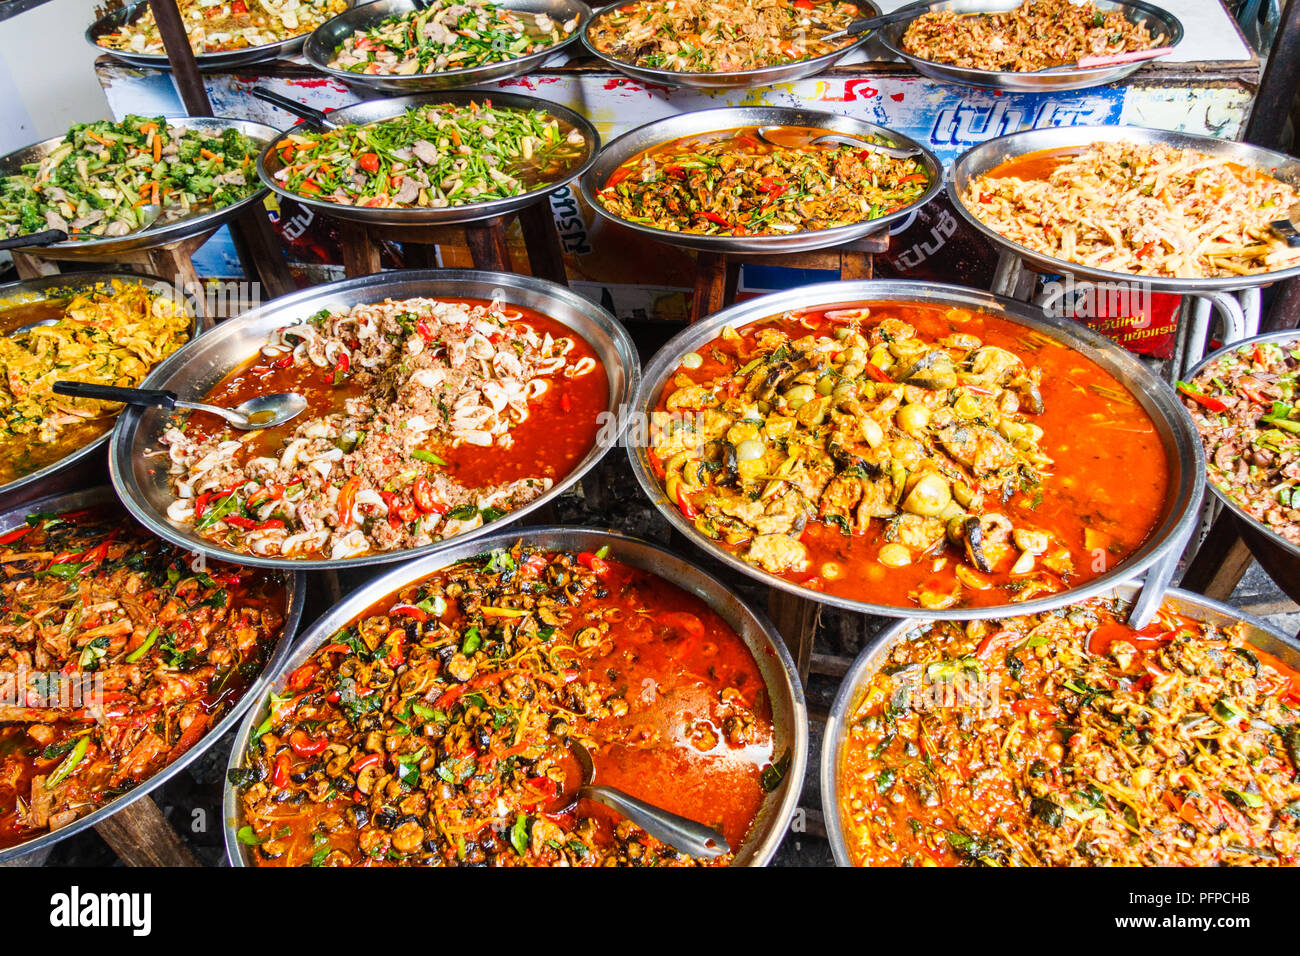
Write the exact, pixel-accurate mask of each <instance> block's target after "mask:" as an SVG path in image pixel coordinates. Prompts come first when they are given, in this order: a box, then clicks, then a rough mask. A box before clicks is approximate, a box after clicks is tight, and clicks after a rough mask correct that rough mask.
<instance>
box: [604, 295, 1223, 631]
mask: <svg viewBox="0 0 1300 956" xmlns="http://www.w3.org/2000/svg"><path fill="white" fill-rule="evenodd" d="M861 302H914V303H917V304H922V305H937V306H955V307H958V308H966V309H974V310H977V311H981V312H985V313H988V314H990V315H994V316H997V317H999V318H1003V319H1006V320H1008V321H1011V322H1015V323H1017V324H1019V325H1023V326H1025V327H1026V328H1030V329H1033V330H1034V331H1036V332H1040V333H1042V334H1043V335H1046V336H1048V337H1050V338H1052V339H1055V340H1056V341H1058V342H1060V343H1062V344H1064V345H1067V346H1069V347H1070V348H1072V349H1074V350H1075V351H1077V352H1079V353H1080V354H1082V355H1084V356H1085V357H1087V358H1089V359H1091V360H1092V361H1094V362H1096V363H1097V364H1098V365H1100V366H1101V367H1102V368H1103V369H1105V370H1106V371H1107V372H1109V373H1110V374H1111V375H1113V376H1115V377H1116V378H1117V379H1119V381H1120V382H1121V383H1122V384H1123V385H1124V386H1125V387H1126V388H1127V389H1128V390H1129V391H1130V392H1131V393H1132V395H1133V397H1134V399H1136V400H1137V402H1138V403H1139V404H1140V405H1141V406H1142V408H1143V410H1144V411H1145V412H1146V413H1147V414H1148V415H1150V416H1151V418H1152V420H1153V421H1154V423H1155V426H1156V429H1157V430H1158V432H1159V434H1160V440H1161V444H1162V445H1163V446H1164V451H1165V456H1166V458H1167V459H1168V462H1169V486H1170V494H1169V498H1168V500H1167V501H1166V502H1165V507H1164V510H1163V512H1162V513H1161V515H1160V518H1159V521H1158V523H1157V524H1156V527H1155V530H1154V531H1152V533H1151V535H1150V536H1149V537H1148V538H1147V540H1146V542H1144V543H1143V545H1142V546H1141V547H1140V548H1138V550H1137V551H1135V552H1134V553H1133V554H1131V555H1129V557H1128V558H1127V559H1126V560H1125V561H1123V562H1122V563H1121V564H1119V565H1116V566H1115V567H1114V568H1112V569H1111V570H1109V571H1107V572H1106V573H1104V574H1101V575H1099V576H1098V577H1096V578H1094V579H1092V580H1091V581H1089V582H1088V583H1086V584H1083V585H1080V586H1079V587H1075V588H1070V589H1068V590H1065V591H1061V592H1059V593H1057V594H1052V595H1048V596H1046V597H1041V598H1035V599H1034V600H1031V601H1024V602H1022V603H1019V604H1007V605H995V606H990V607H968V608H960V607H955V608H948V609H946V610H933V611H931V610H923V609H921V608H919V607H901V606H896V605H889V604H870V603H868V602H865V601H855V600H852V599H851V598H846V597H840V596H837V595H834V594H827V593H824V592H821V591H813V590H809V589H808V588H804V587H800V586H799V585H798V584H795V583H794V582H792V581H787V580H786V579H785V578H782V577H778V576H777V575H774V574H769V573H767V572H766V571H763V570H761V569H759V568H758V567H756V566H754V565H752V564H750V563H749V562H747V561H745V560H743V559H742V558H740V557H739V556H737V555H735V554H733V553H732V552H731V551H728V550H727V549H726V548H723V547H722V546H721V545H719V544H717V543H716V542H714V541H713V540H712V539H710V538H707V537H705V536H704V535H702V534H700V532H698V531H697V530H696V529H695V525H694V524H692V523H691V522H690V521H688V520H687V519H686V517H685V516H684V515H682V513H681V512H680V511H679V510H678V509H677V506H676V505H675V504H673V503H672V502H670V501H669V500H668V499H667V498H666V497H665V495H664V490H663V488H662V487H661V486H660V484H659V481H658V480H657V479H656V478H655V475H654V472H653V471H651V469H650V460H649V457H648V456H647V454H646V452H647V449H646V448H645V447H644V446H643V445H641V444H640V441H641V438H640V437H638V440H637V442H636V443H633V442H629V443H628V457H629V458H630V459H631V461H632V471H633V473H634V474H635V475H636V478H637V481H638V482H640V484H641V488H642V489H643V490H644V491H645V493H646V496H647V497H649V499H650V500H651V501H652V502H653V503H654V505H655V507H656V508H658V509H659V512H660V514H662V515H663V516H664V517H665V518H667V519H668V521H669V522H670V523H671V524H672V525H673V527H674V528H676V529H677V530H678V531H680V532H681V533H682V535H684V536H685V537H686V538H687V539H688V540H689V541H690V542H691V543H692V544H694V545H695V546H696V547H698V548H700V549H701V550H703V551H705V552H707V553H708V554H709V555H710V556H711V557H713V558H716V559H717V560H719V561H721V562H722V563H723V564H726V565H728V566H729V567H731V568H733V569H734V570H736V571H739V572H740V573H742V574H745V575H748V576H749V577H751V578H753V579H754V580H756V581H759V582H761V583H763V584H766V585H768V586H769V587H773V588H780V589H781V590H782V591H787V592H789V593H791V594H795V595H798V596H800V597H804V598H807V599H809V600H812V601H818V602H821V603H824V604H831V605H834V606H835V607H842V608H845V609H846V610H850V611H860V612H862V613H864V614H877V615H881V616H884V617H908V618H918V619H929V620H971V619H973V618H987V617H998V616H1000V615H1007V614H1033V613H1036V612H1038V611H1048V610H1052V609H1053V608H1058V607H1061V606H1062V605H1065V604H1069V603H1071V602H1072V601H1079V600H1083V599H1084V598H1088V597H1092V596H1093V595H1095V594H1100V593H1102V592H1103V591H1106V590H1107V589H1109V588H1111V587H1114V586H1115V585H1116V584H1118V583H1120V582H1122V581H1127V580H1129V579H1131V578H1134V577H1136V576H1137V575H1139V574H1141V573H1142V572H1143V571H1145V570H1146V569H1147V568H1149V567H1151V565H1152V564H1154V563H1155V562H1156V561H1157V560H1159V559H1160V558H1161V557H1163V556H1164V555H1166V554H1167V553H1168V552H1170V551H1171V550H1174V549H1181V548H1182V546H1183V544H1182V543H1183V541H1185V539H1186V535H1187V534H1188V533H1190V529H1191V528H1192V526H1193V525H1194V524H1195V523H1196V521H1197V520H1198V514H1199V512H1198V508H1199V506H1200V502H1201V496H1202V493H1203V492H1204V489H1205V457H1204V455H1203V453H1202V451H1201V443H1200V440H1199V439H1198V438H1197V436H1196V430H1195V429H1194V428H1193V427H1192V422H1191V419H1190V418H1189V417H1188V416H1187V413H1186V412H1185V411H1184V409H1183V408H1182V406H1181V405H1180V404H1179V402H1178V398H1177V395H1176V393H1175V392H1174V391H1173V389H1171V388H1170V387H1169V386H1168V385H1166V384H1164V383H1163V382H1162V381H1160V379H1159V378H1157V377H1156V376H1155V375H1154V374H1153V373H1152V372H1151V371H1150V370H1149V369H1147V367H1146V366H1145V365H1143V364H1142V363H1141V362H1140V361H1139V360H1138V359H1137V358H1135V357H1134V356H1133V355H1132V354H1130V353H1129V352H1127V351H1126V350H1125V349H1123V348H1122V347H1121V346H1119V345H1116V344H1115V343H1114V342H1112V341H1111V340H1110V339H1107V338H1105V337H1103V336H1101V335H1099V334H1097V333H1096V332H1093V331H1092V330H1091V329H1089V328H1087V327H1085V326H1081V325H1078V324H1076V323H1074V322H1070V321H1067V320H1064V319H1057V318H1053V317H1051V316H1049V315H1047V314H1046V313H1045V312H1043V311H1042V310H1040V309H1037V308H1035V307H1034V306H1031V305H1027V304H1025V303H1023V302H1017V301H1015V300H1012V299H1005V298H1003V297H1001V296H996V295H993V294H992V293H990V292H977V291H975V290H973V289H965V288H962V287H961V286H953V285H940V284H937V283H930V282H906V281H899V280H870V279H867V280H859V281H853V282H826V283H821V284H819V285H809V286H803V287H802V288H798V289H791V290H789V291H788V292H778V293H775V294H773V295H766V296H762V297H760V298H757V299H750V300H749V301H747V302H743V303H741V304H739V305H734V306H732V307H730V308H728V309H723V310H722V311H721V312H718V313H717V314H715V315H713V316H711V317H709V318H707V319H704V320H703V321H700V322H696V323H694V324H693V325H691V326H690V327H689V328H688V329H686V330H685V331H684V332H681V333H679V334H678V335H676V336H674V338H673V339H672V340H671V341H670V342H669V343H668V344H667V345H665V346H664V347H663V348H662V349H660V350H659V352H658V353H657V354H656V355H655V356H654V358H652V359H651V360H650V364H649V365H647V366H646V369H645V376H644V378H643V379H642V382H641V387H640V389H639V390H638V391H637V393H636V397H635V398H634V399H633V402H632V407H633V409H634V410H635V411H636V412H637V414H638V415H640V416H644V420H646V421H648V420H649V416H650V415H651V413H652V412H653V410H654V408H655V406H656V405H657V403H658V401H659V396H660V394H661V393H662V391H663V389H664V386H665V384H666V383H667V382H668V379H669V376H670V375H672V373H673V372H674V371H675V370H676V369H677V367H678V365H680V364H681V358H682V356H683V355H685V354H686V353H687V352H693V351H695V350H697V349H699V348H701V347H702V346H703V345H704V344H705V343H707V342H709V341H710V340H712V339H714V338H716V337H717V336H718V335H719V334H721V331H722V328H723V327H724V326H730V327H732V328H734V329H741V328H743V327H744V326H746V325H749V324H750V323H752V322H756V321H758V320H759V319H764V318H767V317H769V316H773V315H780V314H781V313H782V312H785V311H788V310H802V309H811V308H817V307H821V306H829V305H838V304H849V303H861Z"/></svg>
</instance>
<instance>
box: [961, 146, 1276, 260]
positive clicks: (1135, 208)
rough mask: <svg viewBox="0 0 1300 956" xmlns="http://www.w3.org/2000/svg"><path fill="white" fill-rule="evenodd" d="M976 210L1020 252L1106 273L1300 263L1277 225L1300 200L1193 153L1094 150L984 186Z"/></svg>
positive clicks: (1027, 167) (1248, 172)
mask: <svg viewBox="0 0 1300 956" xmlns="http://www.w3.org/2000/svg"><path fill="white" fill-rule="evenodd" d="M961 198H962V202H963V203H964V204H965V205H966V208H967V209H968V210H970V212H971V213H972V214H973V215H974V216H975V217H976V218H977V219H979V220H980V221H981V222H983V223H984V224H985V225H986V226H988V227H989V228H990V229H993V230H995V231H996V232H998V233H1001V234H1002V235H1003V236H1005V237H1006V238H1008V239H1010V240H1011V241H1013V242H1017V243H1019V244H1020V245H1022V246H1025V247H1026V248H1029V249H1032V250H1034V251H1035V252H1039V253H1042V254H1044V255H1049V256H1052V257H1053V258H1056V259H1061V260H1064V261H1066V262H1077V263H1079V264H1080V265H1086V266H1089V267H1092V268H1095V269H1104V270H1106V271H1108V272H1122V273H1129V274H1132V275H1146V276H1160V277H1165V278H1178V279H1200V278H1213V277H1220V276H1234V275H1242V276H1246V275H1256V274H1258V273H1261V272H1274V271H1278V270H1281V269H1288V268H1292V267H1294V266H1297V265H1300V248H1294V249H1293V248H1291V247H1289V246H1288V245H1287V244H1286V241H1285V240H1284V239H1282V238H1281V237H1280V236H1278V235H1277V234H1276V233H1275V232H1274V231H1273V229H1272V228H1271V227H1270V225H1269V224H1270V223H1271V222H1272V221H1273V220H1275V219H1281V218H1285V216H1286V214H1287V211H1288V210H1289V209H1290V208H1291V207H1292V206H1293V205H1294V204H1295V203H1297V202H1300V190H1297V189H1296V187H1295V186H1292V185H1290V184H1288V183H1284V182H1281V181H1280V180H1278V179H1275V178H1274V177H1273V176H1271V175H1269V174H1268V173H1267V172H1266V171H1264V170H1262V169H1253V168H1248V167H1246V166H1242V165H1241V164H1239V163H1234V162H1231V161H1229V160H1225V159H1219V158H1216V157H1214V156H1210V155H1208V154H1206V153H1202V152H1199V151H1197V150H1194V149H1182V148H1179V147H1175V146H1167V145H1164V144H1143V143H1136V142H1114V143H1109V142H1096V143H1092V144H1091V145H1088V146H1085V147H1082V148H1080V149H1072V150H1065V151H1044V152H1040V153H1029V154H1026V155H1024V156H1020V157H1017V158H1016V159H1012V160H1008V161H1007V162H1006V163H1003V164H1002V165H1001V166H998V167H995V168H994V169H992V170H990V171H989V172H988V173H986V174H985V175H983V176H978V177H975V178H974V179H972V180H971V182H970V183H969V184H968V185H967V187H966V189H965V191H964V192H963V193H962V197H961Z"/></svg>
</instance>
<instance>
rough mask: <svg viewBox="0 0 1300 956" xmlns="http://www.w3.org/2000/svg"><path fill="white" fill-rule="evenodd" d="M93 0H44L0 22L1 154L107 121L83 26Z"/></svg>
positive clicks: (91, 18)
mask: <svg viewBox="0 0 1300 956" xmlns="http://www.w3.org/2000/svg"><path fill="white" fill-rule="evenodd" d="M96 3H97V0H49V2H48V3H45V4H42V5H41V6H39V7H36V8H35V9H32V10H28V11H26V12H25V13H20V14H18V15H17V16H16V17H10V18H9V19H8V20H3V21H0V155H2V154H4V153H8V152H10V151H12V150H15V149H17V148H19V147H20V146H25V145H27V144H28V143H33V142H37V141H39V140H42V139H48V138H50V137H51V136H58V135H60V134H62V133H64V132H66V131H67V128H68V127H69V126H70V125H72V124H73V123H79V122H84V121H86V120H96V119H107V118H108V117H110V116H111V114H110V113H109V110H108V101H107V100H105V99H104V91H103V90H102V89H101V88H100V85H99V80H98V79H97V78H96V76H95V69H94V62H95V57H96V56H97V54H96V51H95V48H94V47H92V46H91V45H90V44H89V43H87V42H86V38H85V32H86V27H88V26H90V24H91V23H92V22H93V21H94V20H95V17H96V15H97V14H96V12H95V7H96Z"/></svg>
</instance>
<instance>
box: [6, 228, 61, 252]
mask: <svg viewBox="0 0 1300 956" xmlns="http://www.w3.org/2000/svg"><path fill="white" fill-rule="evenodd" d="M67 238H68V234H67V233H66V232H64V231H63V230H62V229H46V230H44V231H42V232H29V233H27V234H26V235H22V236H14V237H13V238H12V239H0V249H25V248H27V247H28V246H50V245H53V244H54V243H56V242H64V241H66V240H67Z"/></svg>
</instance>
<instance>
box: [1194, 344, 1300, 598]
mask: <svg viewBox="0 0 1300 956" xmlns="http://www.w3.org/2000/svg"><path fill="white" fill-rule="evenodd" d="M1261 342H1276V343H1278V344H1290V345H1291V347H1292V348H1300V330H1298V329H1285V330H1283V331H1281V332H1269V333H1266V334H1264V335H1256V336H1253V337H1252V338H1248V339H1241V340H1240V341H1237V342H1233V343H1232V344H1231V345H1225V346H1224V347H1223V348H1221V349H1219V350H1218V351H1217V352H1214V353H1213V354H1211V355H1208V356H1206V357H1205V358H1204V359H1202V360H1201V362H1200V364H1198V365H1197V366H1196V367H1195V368H1193V369H1192V370H1191V371H1189V372H1188V373H1187V375H1186V380H1187V381H1189V382H1190V381H1192V380H1194V379H1195V378H1196V377H1197V376H1198V375H1200V374H1201V373H1202V372H1203V371H1205V369H1206V368H1208V367H1209V366H1210V365H1212V364H1213V363H1215V362H1217V361H1219V360H1220V359H1221V358H1223V357H1224V356H1226V355H1229V354H1230V353H1233V352H1236V351H1237V350H1238V349H1242V348H1249V347H1251V346H1253V345H1258V344H1259V343H1261ZM1206 484H1207V486H1208V487H1209V489H1210V491H1212V492H1213V493H1214V496H1215V497H1216V498H1218V499H1219V501H1220V503H1221V504H1222V505H1223V506H1224V507H1225V508H1227V509H1228V510H1229V511H1231V512H1232V514H1233V516H1234V517H1235V518H1236V519H1237V521H1238V522H1239V523H1240V524H1241V525H1242V530H1243V531H1245V532H1247V533H1246V534H1245V535H1244V537H1245V539H1246V543H1247V544H1248V545H1249V546H1250V550H1251V551H1252V552H1254V553H1255V555H1256V557H1257V558H1258V559H1259V562H1260V564H1262V565H1264V567H1265V570H1268V571H1269V573H1270V574H1271V575H1272V576H1273V577H1275V578H1276V579H1277V583H1278V584H1279V586H1281V587H1282V588H1283V589H1284V590H1286V592H1287V593H1288V594H1290V595H1291V596H1293V597H1294V596H1296V595H1297V594H1300V544H1296V543H1295V542H1294V541H1289V540H1287V539H1286V538H1284V537H1282V535H1280V534H1278V533H1277V532H1276V531H1274V530H1273V529H1272V528H1270V527H1268V526H1267V525H1265V524H1263V523H1262V522H1260V521H1258V520H1256V519H1255V518H1254V517H1253V516H1252V515H1250V514H1249V513H1247V512H1246V510H1245V509H1243V508H1242V507H1241V506H1240V505H1239V504H1237V503H1236V502H1235V501H1233V500H1232V499H1231V498H1229V497H1228V495H1227V493H1225V492H1224V491H1223V489H1222V488H1220V487H1219V486H1218V485H1216V484H1215V483H1214V482H1212V481H1207V482H1206ZM1288 565H1289V566H1290V571H1289V574H1287V575H1286V577H1285V578H1283V577H1282V576H1280V575H1279V574H1278V573H1277V572H1278V571H1281V570H1282V569H1284V568H1287V566H1288ZM1274 569H1277V570H1276V571H1275V570H1274Z"/></svg>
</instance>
